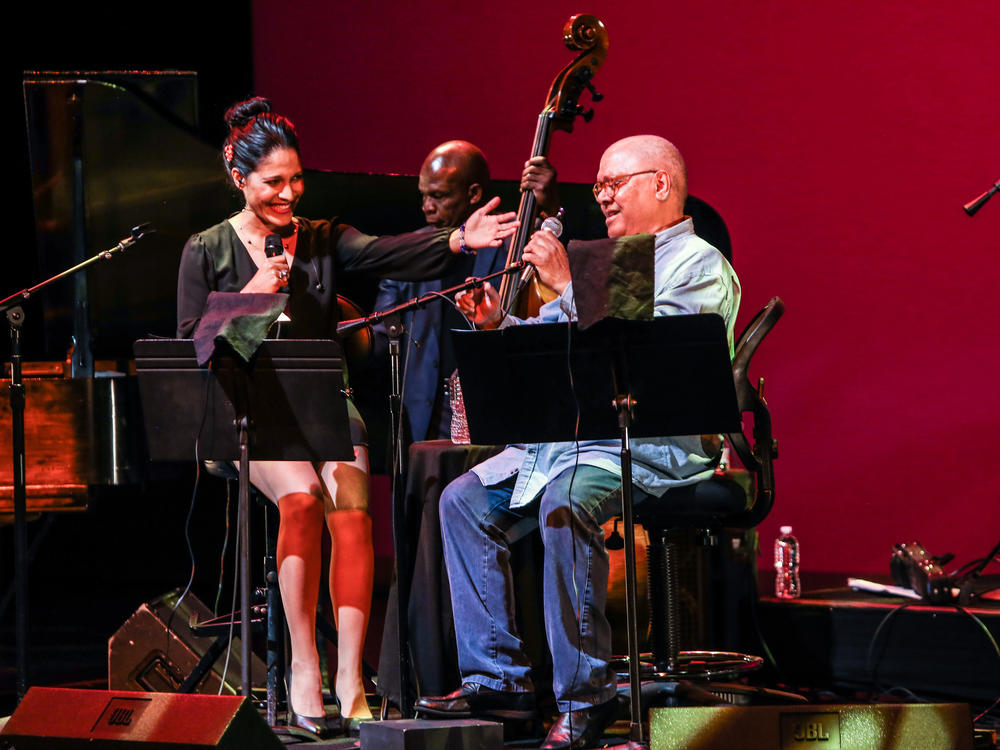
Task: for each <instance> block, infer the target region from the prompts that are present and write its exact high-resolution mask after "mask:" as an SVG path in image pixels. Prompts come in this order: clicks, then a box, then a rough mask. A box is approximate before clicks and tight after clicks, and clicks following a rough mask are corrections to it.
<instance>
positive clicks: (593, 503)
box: [440, 466, 621, 711]
mask: <svg viewBox="0 0 1000 750" xmlns="http://www.w3.org/2000/svg"><path fill="white" fill-rule="evenodd" d="M514 479H515V477H512V478H511V479H510V480H509V481H507V482H504V483H503V484H500V485H496V486H493V487H484V486H483V485H482V483H481V482H480V481H479V478H478V477H477V476H476V475H475V474H473V473H472V472H468V473H466V474H463V475H462V476H461V477H459V478H458V479H456V480H455V481H454V482H452V483H451V484H449V485H448V486H447V487H446V488H445V490H444V492H443V493H442V495H441V506H440V512H441V538H442V541H443V545H444V556H445V562H446V563H447V566H448V579H449V582H450V585H451V601H452V610H453V612H454V616H455V633H456V637H457V641H458V663H459V669H460V670H461V672H462V680H463V682H475V683H479V684H481V685H485V686H486V687H490V688H493V689H494V690H509V691H532V690H534V686H533V684H532V682H531V674H530V671H531V665H530V664H529V663H528V659H527V657H526V656H525V654H524V648H523V643H522V641H521V638H520V636H519V635H518V632H517V625H516V622H515V609H514V585H513V579H512V575H511V567H510V545H511V544H512V543H513V542H515V541H517V540H518V539H521V538H522V537H524V536H525V535H527V534H530V533H534V532H536V531H537V532H539V533H540V534H541V536H542V543H543V545H544V549H545V553H544V563H543V570H542V571H541V573H542V575H543V584H542V592H543V596H544V602H543V608H544V609H543V612H544V620H545V635H546V639H547V641H548V646H549V651H550V653H551V655H552V690H553V692H554V693H555V697H556V703H557V705H558V707H559V710H560V711H577V710H580V709H582V708H588V707H590V706H593V705H597V704H600V703H603V702H605V701H608V700H611V698H612V697H613V696H614V694H615V679H614V673H613V671H612V670H611V669H609V667H608V660H609V659H610V657H611V627H610V625H609V624H608V620H607V617H606V616H605V614H604V606H605V601H606V599H607V591H608V553H607V551H606V550H605V548H604V531H603V530H602V529H601V524H602V523H604V522H605V521H606V520H608V519H609V518H611V517H613V516H615V515H617V514H618V513H620V512H621V480H620V479H619V478H618V477H617V476H615V475H614V474H611V473H610V472H607V471H604V470H603V469H598V468H595V467H592V466H578V467H577V468H576V473H575V476H573V470H571V469H570V470H566V471H564V472H563V473H562V474H560V475H558V476H557V477H555V478H554V479H553V480H552V481H550V482H549V484H548V485H547V486H546V487H545V490H544V491H543V493H542V494H541V496H540V497H538V498H536V499H535V500H534V501H533V502H531V503H530V504H528V505H526V506H523V507H521V508H511V507H510V497H511V493H512V490H513V487H514ZM570 490H572V501H570Z"/></svg>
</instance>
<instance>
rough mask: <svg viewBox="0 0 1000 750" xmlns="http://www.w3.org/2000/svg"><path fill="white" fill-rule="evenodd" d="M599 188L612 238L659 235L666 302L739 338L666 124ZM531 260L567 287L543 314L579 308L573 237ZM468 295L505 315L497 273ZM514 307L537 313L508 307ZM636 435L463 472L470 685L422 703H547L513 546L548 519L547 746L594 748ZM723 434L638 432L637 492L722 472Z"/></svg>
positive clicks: (493, 708)
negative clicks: (521, 602) (627, 466)
mask: <svg viewBox="0 0 1000 750" xmlns="http://www.w3.org/2000/svg"><path fill="white" fill-rule="evenodd" d="M594 196H595V198H596V199H597V202H598V204H599V205H600V208H601V211H602V212H603V214H604V217H605V223H606V225H607V228H608V236H609V237H622V236H626V235H633V234H641V233H649V234H652V235H654V236H655V271H654V274H655V279H654V288H655V308H654V314H655V315H676V314H681V313H717V314H718V315H720V316H722V318H723V320H725V321H726V325H727V328H728V333H729V341H730V353H731V352H732V341H733V325H734V323H735V320H736V313H737V310H738V308H739V300H740V285H739V281H738V279H737V277H736V274H735V272H734V271H733V269H732V267H731V266H730V265H729V263H728V262H727V261H726V259H725V258H724V257H723V256H722V254H721V253H720V252H719V251H718V250H716V249H715V248H714V247H712V246H711V245H709V244H708V243H707V242H705V241H704V240H702V239H701V238H699V237H698V236H696V235H695V233H694V228H693V225H692V222H691V218H690V217H688V216H685V215H684V211H683V207H684V199H685V197H686V196H687V173H686V170H685V166H684V161H683V159H682V158H681V155H680V153H679V152H678V150H677V149H676V148H675V147H674V146H673V145H672V144H671V143H670V142H669V141H667V140H665V139H663V138H660V137H658V136H651V135H642V136H633V137H631V138H625V139H624V140H621V141H618V142H617V143H614V144H613V145H611V146H610V147H609V148H608V149H607V151H605V152H604V155H603V156H602V158H601V163H600V167H599V169H598V172H597V182H596V184H595V185H594ZM524 259H525V260H527V261H530V262H531V263H533V264H534V265H535V267H536V269H537V272H538V275H539V277H540V279H541V281H542V282H543V283H545V284H546V285H548V286H549V287H551V288H552V289H554V290H555V291H556V292H558V293H559V297H558V298H557V299H555V300H553V301H552V302H550V303H548V304H547V305H545V306H544V307H543V308H542V309H541V311H540V313H539V315H538V317H537V318H536V319H534V320H533V321H531V322H543V323H547V322H565V321H567V320H570V319H571V316H572V314H573V311H574V309H575V308H574V305H573V284H572V280H571V278H570V272H569V262H568V258H567V255H566V249H565V248H564V247H563V245H562V243H561V242H560V241H559V240H558V239H557V238H556V237H555V236H554V235H553V234H551V233H549V232H536V233H535V235H534V236H533V238H532V240H531V241H530V242H529V244H528V245H527V247H526V248H525V252H524ZM459 305H460V307H461V308H462V309H463V311H464V312H465V313H466V314H467V315H468V316H469V317H470V318H471V319H472V320H474V321H475V322H476V323H477V325H479V326H481V327H484V328H489V327H494V326H496V325H498V324H499V323H500V321H501V317H502V315H501V311H500V307H499V302H498V296H497V293H496V291H495V290H493V289H491V288H485V289H482V290H477V291H474V292H470V293H468V294H465V295H462V297H461V299H460V300H459ZM511 322H514V323H518V322H523V321H516V320H514V321H511V320H510V318H506V319H504V320H503V323H504V325H508V324H510V323H511ZM620 447H621V446H620V441H617V440H601V441H582V442H579V443H556V444H544V445H527V446H525V445H517V446H508V447H507V448H506V449H505V450H504V451H503V452H502V453H501V454H499V455H498V456H496V457H494V458H491V459H489V460H488V461H485V462H484V463H481V464H479V465H477V466H475V467H474V468H473V469H472V471H470V472H468V473H466V474H464V475H462V476H461V477H459V478H458V479H456V480H455V481H454V482H452V483H451V484H450V485H448V487H447V488H446V489H445V491H444V493H443V495H442V497H441V505H440V515H441V535H442V539H443V543H444V553H445V561H446V564H447V567H448V578H449V582H450V584H451V598H452V611H453V612H454V616H455V632H456V634H457V639H458V660H459V668H460V670H461V673H462V687H461V688H460V689H459V690H456V691H455V692H454V693H451V694H449V695H445V696H440V697H423V698H421V699H420V700H419V701H418V702H417V705H416V708H417V710H418V711H419V712H420V713H422V714H424V715H429V716H454V717H458V716H477V717H494V718H500V719H518V718H529V717H532V716H534V715H535V714H536V701H535V687H536V686H535V684H534V682H533V676H534V675H533V673H532V665H531V664H530V663H529V662H528V659H527V657H526V656H525V653H524V648H523V643H522V640H521V637H520V635H519V634H518V630H517V624H516V620H515V602H514V601H513V596H514V584H513V581H512V579H511V571H510V564H509V559H510V555H509V550H510V545H511V544H512V543H513V542H515V541H517V540H518V539H521V538H522V537H524V536H525V535H527V534H529V533H532V534H540V535H541V538H542V543H543V545H544V561H543V571H542V574H543V586H542V588H543V597H544V600H543V606H544V612H543V616H544V621H545V630H546V638H547V642H548V647H549V651H550V654H551V657H552V690H553V693H554V695H555V699H556V705H557V709H558V711H559V715H558V717H557V718H556V720H555V721H554V722H553V724H552V726H551V728H550V729H549V732H548V735H547V736H546V738H545V742H544V743H543V744H542V745H541V747H542V748H546V749H548V750H551V749H552V748H568V747H573V748H582V747H588V746H589V745H591V744H592V743H593V742H595V741H596V740H597V739H598V738H599V737H600V736H601V733H602V732H603V730H604V729H605V728H606V727H607V725H608V724H609V723H611V722H612V721H614V720H615V719H616V718H618V715H619V705H620V702H619V701H618V700H617V699H616V683H615V675H614V673H613V671H612V670H611V669H609V667H608V661H609V659H610V657H611V628H610V626H609V624H608V621H607V618H606V616H605V613H604V606H605V598H606V593H607V587H608V556H607V551H606V550H605V547H604V533H603V530H602V529H601V524H602V523H604V522H605V521H606V520H607V519H609V518H611V517H613V516H615V515H617V514H618V513H619V512H620V510H621V463H620V458H619V453H620ZM718 448H719V444H718V443H717V442H713V441H703V440H702V438H701V436H698V435H692V436H686V437H674V438H653V439H642V440H634V441H633V442H632V454H633V462H634V466H633V483H634V487H633V492H634V501H635V502H657V501H658V499H659V497H660V496H661V495H663V493H664V492H666V491H667V490H668V489H670V488H671V487H676V486H680V485H684V484H691V483H694V482H698V481H701V480H703V479H706V478H707V477H708V476H710V475H711V473H712V471H713V470H714V468H715V466H716V465H717V464H718V461H719V451H718Z"/></svg>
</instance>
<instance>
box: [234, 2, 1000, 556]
mask: <svg viewBox="0 0 1000 750" xmlns="http://www.w3.org/2000/svg"><path fill="white" fill-rule="evenodd" d="M254 5H255V7H254V17H253V23H254V45H255V50H256V53H255V82H256V87H257V91H258V93H262V94H266V95H268V96H270V97H271V98H272V99H273V100H274V101H275V104H276V107H277V108H278V109H279V110H280V111H282V112H284V113H286V114H288V115H289V116H290V117H291V118H292V119H293V120H294V121H295V122H296V123H297V124H298V126H299V128H300V131H301V133H302V136H303V143H304V144H305V152H304V156H305V161H306V164H307V166H310V167H318V168H326V169H334V170H341V171H359V172H389V173H411V174H412V173H414V172H415V171H416V170H417V169H418V167H419V165H420V162H421V160H422V159H423V157H424V155H425V154H426V153H427V151H428V150H429V149H430V148H431V147H433V146H434V145H436V144H437V143H439V142H441V141H443V140H445V139H448V138H465V139H468V140H471V141H473V142H475V143H477V144H479V145H480V146H481V147H482V148H483V150H484V151H485V152H486V154H487V156H488V158H489V160H490V164H491V166H492V169H493V171H494V174H495V176H496V177H499V178H507V179H510V178H514V177H516V176H517V175H519V173H520V169H521V166H522V164H523V162H524V160H525V158H527V156H528V154H529V152H530V149H531V140H532V135H533V133H534V126H535V119H536V116H537V113H538V111H539V109H540V108H541V105H542V103H543V100H544V95H545V92H546V91H547V88H548V85H549V83H550V81H551V79H552V77H553V76H554V74H555V72H556V71H557V70H558V69H559V68H560V67H561V66H562V65H564V64H565V63H566V62H568V61H569V59H570V53H568V52H567V50H566V49H565V48H564V47H563V46H562V44H561V29H562V25H563V23H564V22H565V20H566V19H567V18H568V16H569V15H570V14H572V13H575V12H581V11H586V12H593V13H595V14H596V15H598V16H599V17H600V18H602V20H604V22H605V24H606V26H607V28H608V33H609V36H610V48H609V54H608V59H607V63H606V64H605V67H604V68H603V69H602V70H601V71H600V73H599V74H598V78H597V81H596V83H597V88H598V89H599V90H600V91H602V92H603V93H605V94H606V98H605V100H604V101H603V102H602V103H600V104H599V105H597V115H596V117H595V118H594V120H593V122H591V123H590V124H584V123H582V122H580V123H579V124H578V126H577V129H576V132H575V133H573V134H572V135H566V134H563V133H559V134H557V135H556V136H555V138H554V141H553V145H552V149H551V158H552V160H553V162H554V163H555V164H556V166H557V167H558V168H559V170H560V178H561V179H564V180H570V181H587V182H589V181H592V180H593V177H594V173H595V171H596V167H597V163H598V160H599V157H600V154H601V152H602V151H603V149H604V148H605V147H606V146H607V145H608V144H609V143H611V142H612V141H614V140H616V139H618V138H620V137H623V136H626V135H631V134H635V133H643V132H650V133H657V134H661V135H664V136H666V137H668V138H669V139H671V140H672V141H674V142H675V143H676V144H677V145H678V147H679V148H680V149H681V151H682V152H683V153H684V154H685V157H686V159H687V161H688V168H689V172H690V183H691V192H692V193H694V194H695V195H698V196H699V197H701V198H704V199H705V200H707V201H709V202H710V203H711V204H712V205H714V206H715V207H716V208H717V209H718V210H719V211H720V212H721V213H722V215H723V217H724V218H725V220H726V222H727V223H728V225H729V229H730V232H731V234H732V238H733V246H734V256H735V266H736V268H737V271H738V272H739V275H740V277H741V279H742V282H743V289H744V298H743V310H742V313H741V316H740V318H741V321H740V324H741V325H742V323H744V322H745V321H746V320H748V319H749V316H750V315H752V314H753V312H754V311H755V310H756V309H757V308H759V307H760V306H761V305H762V304H763V303H764V302H766V301H767V299H768V298H769V297H771V296H772V295H775V294H777V295H780V296H782V297H783V298H784V299H785V301H786V303H787V305H788V310H787V313H786V315H785V318H784V319H783V320H782V322H781V323H780V324H779V326H778V327H777V328H776V329H775V331H774V333H772V334H771V337H770V340H769V341H768V342H767V343H766V344H765V345H764V347H763V348H762V350H761V352H760V353H759V355H758V358H757V362H756V366H755V370H756V373H757V374H764V375H766V377H767V381H768V385H767V395H768V398H769V401H770V404H771V406H772V411H773V414H774V423H775V427H776V434H777V435H778V436H779V440H780V447H781V455H780V460H779V463H778V466H777V470H778V474H777V482H778V495H777V506H776V508H775V510H774V512H773V513H772V515H771V517H770V518H769V519H768V520H767V521H766V522H765V524H764V525H763V526H762V527H761V539H762V545H763V546H764V548H765V550H767V549H768V548H769V546H770V545H771V543H772V542H773V539H774V536H775V534H776V529H777V526H778V525H779V523H791V524H792V525H793V526H794V527H795V531H796V533H797V535H798V536H799V538H800V540H801V543H802V548H803V566H804V568H805V569H806V570H810V571H818V572H844V573H850V574H865V575H872V574H879V573H885V572H887V560H888V555H889V550H890V548H891V545H892V544H893V543H894V542H898V541H908V540H912V539H918V540H920V541H921V542H922V543H923V544H924V546H925V547H927V548H928V550H930V551H931V552H932V553H941V552H944V551H953V552H955V553H956V554H957V555H958V559H959V561H965V560H969V559H971V558H973V557H976V556H979V555H982V554H985V553H986V552H987V551H988V549H989V548H990V547H991V546H992V545H993V544H994V543H995V542H996V541H997V538H998V536H1000V491H998V490H997V488H996V486H995V481H994V477H993V471H992V467H993V454H994V453H995V452H996V446H995V445H994V436H995V434H996V429H997V427H1000V399H998V398H997V396H996V393H995V385H994V380H995V378H996V373H997V370H998V366H1000V354H998V353H997V346H998V336H997V335H996V333H990V331H991V330H992V328H991V326H992V323H991V322H990V321H992V320H993V318H992V315H993V312H992V311H993V307H992V304H993V303H992V302H991V300H995V297H994V295H995V294H997V278H998V274H997V271H996V266H995V262H994V261H995V258H996V253H997V252H998V251H1000V197H998V198H996V199H995V200H994V202H992V203H990V204H989V205H987V206H986V207H985V208H984V209H983V210H982V211H981V212H980V214H979V215H977V216H976V218H974V219H969V218H968V217H966V216H965V214H964V213H962V210H961V206H962V204H963V203H965V202H966V201H968V200H969V199H971V198H972V197H974V196H975V195H977V194H979V193H980V192H982V191H983V190H985V189H986V188H987V187H988V186H989V185H990V184H991V183H992V182H993V181H995V180H997V179H998V178H1000V130H998V124H1000V73H998V68H997V64H996V60H997V50H998V44H1000V42H998V40H1000V4H998V3H997V2H996V0H969V1H968V2H963V3H952V4H950V5H947V4H942V3H940V2H939V0H909V1H908V2H906V3H901V2H882V3H873V2H868V3H860V2H847V1H846V0H834V1H833V2H827V3H815V2H801V0H794V1H793V0H774V2H768V3H758V2H746V1H743V2H736V1H735V0H733V1H730V2H722V1H721V0H716V1H714V2H700V3H693V2H685V3H681V2H672V3H657V4H654V3H638V2H617V3H615V4H614V5H613V6H609V7H608V8H600V7H598V8H585V7H581V6H580V5H579V4H577V3H576V2H574V3H566V2H563V0H555V1H553V2H548V3H538V2H527V1H526V0H511V1H510V2H507V3H506V4H505V5H506V7H505V8H503V9H498V8H496V7H495V6H491V7H489V8H488V7H487V6H484V5H478V4H475V3H469V2H453V1H450V0H449V1H448V2H444V1H441V0H439V1H438V2H436V3H434V4H430V5H429V7H427V6H428V4H419V5H414V4H410V3H402V2H396V3H393V2H371V3H329V2H301V3H295V4H288V3H285V4H280V3H279V4H275V3H255V4H254ZM414 198H415V199H416V196H414ZM332 210H333V209H331V211H332ZM766 559H768V554H767V553H765V560H766Z"/></svg>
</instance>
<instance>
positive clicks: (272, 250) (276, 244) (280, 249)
mask: <svg viewBox="0 0 1000 750" xmlns="http://www.w3.org/2000/svg"><path fill="white" fill-rule="evenodd" d="M284 254H285V246H284V245H282V244H281V235H280V234H278V233H277V232H275V233H273V234H269V235H267V236H266V237H265V238H264V255H265V256H267V257H268V258H277V257H278V256H279V255H284ZM278 291H279V292H285V293H287V292H288V284H285V285H284V286H283V287H281V288H280V289H279V290H278Z"/></svg>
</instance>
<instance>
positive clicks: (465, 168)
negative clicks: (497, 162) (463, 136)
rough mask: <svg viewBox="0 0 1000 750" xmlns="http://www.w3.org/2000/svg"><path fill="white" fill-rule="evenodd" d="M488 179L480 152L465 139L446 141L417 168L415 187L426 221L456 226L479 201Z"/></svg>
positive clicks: (487, 171)
mask: <svg viewBox="0 0 1000 750" xmlns="http://www.w3.org/2000/svg"><path fill="white" fill-rule="evenodd" d="M489 182H490V168H489V164H488V163H487V161H486V156H485V155H484V154H483V152H482V151H481V150H480V149H479V148H477V147H476V146H474V145H473V144H471V143H469V142H468V141H447V142H445V143H442V144H441V145H440V146H438V147H437V148H435V149H434V150H433V151H431V152H430V153H429V154H428V155H427V158H426V159H424V163H423V165H422V166H421V167H420V178H419V182H418V186H419V189H420V195H421V196H422V199H423V201H422V205H421V208H422V209H423V212H424V216H425V217H426V218H427V223H428V224H431V225H432V226H436V227H453V226H458V225H459V224H461V223H462V222H464V221H465V220H466V219H467V218H469V214H471V213H472V212H473V211H475V210H476V209H477V208H478V207H479V206H480V205H481V204H482V203H483V198H484V196H485V194H486V193H485V191H486V188H487V186H488V185H489Z"/></svg>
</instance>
